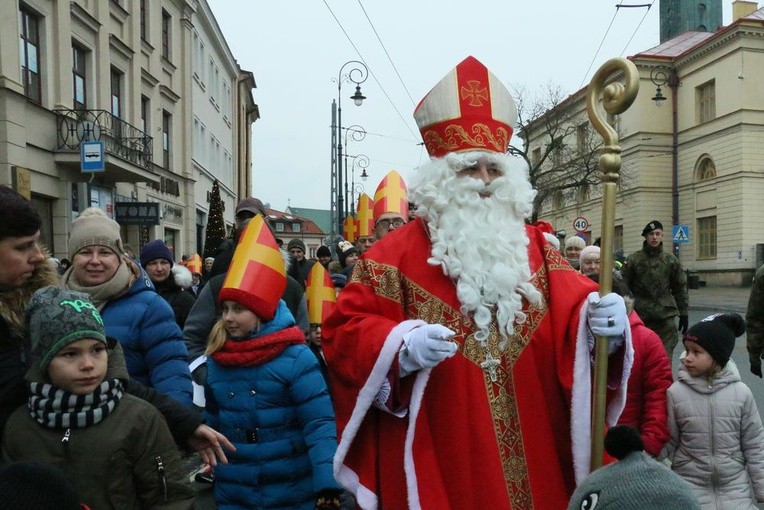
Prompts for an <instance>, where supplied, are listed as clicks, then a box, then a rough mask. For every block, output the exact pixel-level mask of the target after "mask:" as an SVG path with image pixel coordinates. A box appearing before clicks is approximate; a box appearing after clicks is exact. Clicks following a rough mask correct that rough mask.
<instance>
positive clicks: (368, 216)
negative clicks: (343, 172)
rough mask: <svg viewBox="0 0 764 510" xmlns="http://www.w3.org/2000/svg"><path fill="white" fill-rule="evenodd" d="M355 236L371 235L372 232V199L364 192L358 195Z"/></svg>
mask: <svg viewBox="0 0 764 510" xmlns="http://www.w3.org/2000/svg"><path fill="white" fill-rule="evenodd" d="M356 211H357V212H356V223H357V224H358V230H357V234H358V235H357V237H356V239H357V238H358V237H371V236H372V235H374V234H373V232H374V201H373V200H372V199H371V197H370V196H369V195H367V194H366V193H361V196H359V197H358V207H357V208H356Z"/></svg>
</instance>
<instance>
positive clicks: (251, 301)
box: [218, 215, 321, 321]
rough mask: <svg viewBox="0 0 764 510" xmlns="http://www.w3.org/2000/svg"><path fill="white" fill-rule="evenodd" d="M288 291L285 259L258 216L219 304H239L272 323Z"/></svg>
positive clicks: (243, 239)
mask: <svg viewBox="0 0 764 510" xmlns="http://www.w3.org/2000/svg"><path fill="white" fill-rule="evenodd" d="M319 265H321V264H319ZM284 289H286V270H285V267H284V259H283V258H282V257H281V252H280V251H279V247H278V245H277V244H276V239H275V238H274V237H273V234H271V231H270V229H269V228H268V227H267V226H265V222H264V221H263V217H262V216H260V215H257V216H255V217H254V218H252V219H251V220H250V221H249V223H248V224H247V226H246V227H245V229H244V232H243V233H242V235H241V238H240V239H239V244H237V245H236V251H235V252H234V254H233V260H231V266H230V267H229V268H228V273H227V274H226V277H225V281H224V282H223V288H222V289H221V290H220V294H219V296H218V301H221V302H222V301H227V300H230V301H236V302H237V303H239V304H241V305H244V306H246V307H247V308H248V309H250V310H251V311H252V312H253V313H254V314H255V315H257V316H258V317H260V318H261V319H263V320H266V321H269V320H271V319H273V316H274V314H275V313H276V307H277V306H278V303H279V300H280V299H281V296H282V294H284Z"/></svg>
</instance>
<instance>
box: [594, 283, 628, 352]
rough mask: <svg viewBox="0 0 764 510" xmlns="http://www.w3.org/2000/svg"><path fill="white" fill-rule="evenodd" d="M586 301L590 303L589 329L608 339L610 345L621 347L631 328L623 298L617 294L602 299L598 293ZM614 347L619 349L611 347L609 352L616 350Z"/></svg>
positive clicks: (612, 293) (613, 293)
mask: <svg viewBox="0 0 764 510" xmlns="http://www.w3.org/2000/svg"><path fill="white" fill-rule="evenodd" d="M586 300H587V302H588V303H589V313H588V314H587V317H586V320H587V322H588V323H589V329H591V330H592V333H593V334H595V335H597V336H606V337H608V343H609V344H613V343H617V344H618V346H620V344H621V343H623V338H624V336H623V335H624V332H625V331H626V328H627V327H629V319H628V318H627V316H626V305H625V304H624V302H623V298H622V297H621V296H619V295H618V294H616V293H615V292H611V293H610V294H607V295H605V296H602V297H600V295H599V294H598V293H597V292H592V293H591V294H589V296H587V298H586ZM611 339H612V340H611ZM612 347H616V348H617V346H611V349H609V350H611V351H612V350H614V349H612Z"/></svg>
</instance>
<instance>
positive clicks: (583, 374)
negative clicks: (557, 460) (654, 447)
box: [570, 300, 634, 486]
mask: <svg viewBox="0 0 764 510" xmlns="http://www.w3.org/2000/svg"><path fill="white" fill-rule="evenodd" d="M588 311H589V303H588V302H587V301H586V300H584V303H583V305H582V306H581V313H580V316H579V320H578V334H577V337H576V359H575V363H574V365H573V390H572V400H573V402H571V411H570V436H571V442H572V445H573V470H574V472H575V475H576V486H578V485H579V484H580V483H581V482H582V481H583V479H584V478H586V477H587V476H588V475H589V470H590V468H591V456H592V451H591V449H592V441H591V439H592V429H591V427H592V425H591V424H592V405H591V404H592V386H593V384H594V381H593V380H592V377H593V375H592V361H591V354H590V352H589V342H588V339H587V330H588V328H589V325H588V321H587V320H586V317H587V314H588ZM624 337H625V339H624V354H623V372H622V373H621V382H620V385H619V386H618V389H617V391H616V394H615V397H614V398H613V400H612V401H611V402H610V404H609V405H608V406H607V411H606V416H605V423H606V424H607V426H608V427H612V426H614V425H615V424H616V423H617V422H618V418H620V416H621V413H622V412H623V408H624V406H625V405H626V384H627V382H628V380H629V374H630V373H631V367H632V365H633V364H634V346H633V345H632V342H631V327H630V326H627V328H626V331H624Z"/></svg>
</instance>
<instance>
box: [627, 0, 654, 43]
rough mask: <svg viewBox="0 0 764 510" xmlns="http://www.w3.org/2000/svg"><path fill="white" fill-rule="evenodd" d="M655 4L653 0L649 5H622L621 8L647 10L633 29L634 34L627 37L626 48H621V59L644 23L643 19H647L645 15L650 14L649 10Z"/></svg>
mask: <svg viewBox="0 0 764 510" xmlns="http://www.w3.org/2000/svg"><path fill="white" fill-rule="evenodd" d="M654 3H655V0H653V1H652V2H650V3H649V4H639V5H622V6H621V7H647V10H646V11H645V15H644V16H642V19H641V20H639V24H638V25H637V28H635V29H634V33H633V34H631V37H629V41H628V42H627V43H626V46H624V47H623V50H622V51H621V55H620V56H621V57H622V56H623V54H624V53H626V49H627V48H628V47H629V44H631V41H632V40H633V39H634V36H635V35H637V32H638V31H639V28H640V27H641V26H642V23H644V22H645V18H647V15H648V14H650V8H651V7H652V6H653V4H654Z"/></svg>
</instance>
